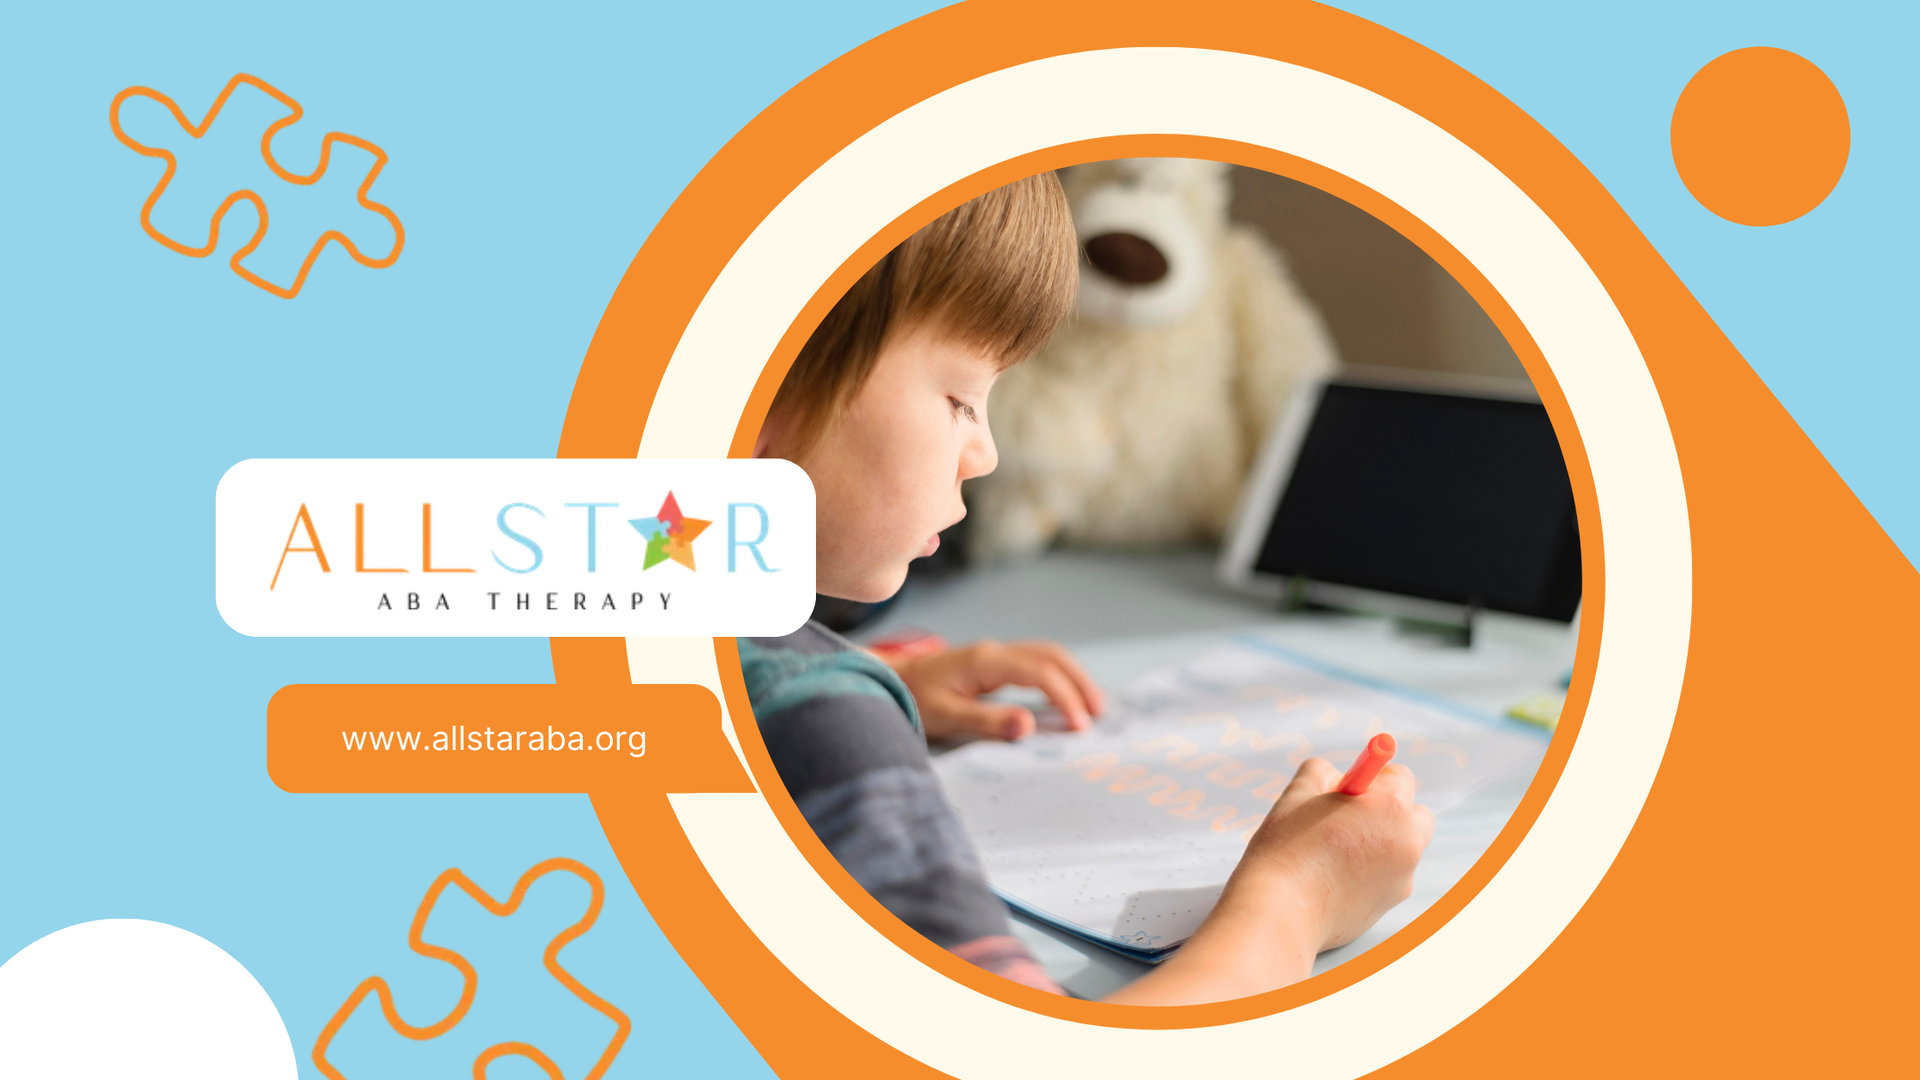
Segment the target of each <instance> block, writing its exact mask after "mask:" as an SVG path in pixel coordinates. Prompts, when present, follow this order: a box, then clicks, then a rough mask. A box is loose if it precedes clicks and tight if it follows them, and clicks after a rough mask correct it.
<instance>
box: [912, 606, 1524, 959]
mask: <svg viewBox="0 0 1920 1080" xmlns="http://www.w3.org/2000/svg"><path fill="white" fill-rule="evenodd" d="M1112 697H1113V699H1114V701H1113V704H1112V705H1111V706H1110V707H1109V710H1108V715H1107V717H1106V718H1104V719H1103V720H1101V721H1100V722H1099V723H1097V724H1096V725H1095V727H1094V729H1093V730H1092V731H1091V732H1083V733H1079V734H1067V733H1054V732H1043V733H1041V734H1037V735H1034V736H1032V737H1030V738H1027V739H1025V740H1022V741H1020V742H1018V743H995V742H977V743H972V744H969V745H967V746H963V747H960V748H958V749H956V750H954V751H952V752H950V753H947V754H944V755H941V756H939V757H937V758H936V759H935V760H934V768H935V770H936V771H937V772H938V774H939V776H940V780H941V783H942V785H943V786H944V787H945V789H946V793H947V797H948V799H949V800H950V801H951V802H952V804H953V806H954V807H955V809H956V810H958V811H959V814H960V819H961V821H962V823H963V824H964V825H965V826H966V829H967V832H968V833H969V835H971V836H972V837H973V840H974V843H975V844H976V845H977V846H978V848H979V851H980V856H981V859H982V861H983V862H984V864H985V867H986V871H987V879H988V881H989V882H990V883H991V884H992V885H993V886H994V888H996V889H998V890H1000V892H1001V893H1002V894H1003V895H1005V896H1007V897H1009V898H1011V899H1012V900H1013V901H1014V902H1015V903H1016V904H1017V905H1018V906H1020V907H1022V908H1025V909H1027V910H1028V911H1030V912H1032V913H1033V914H1035V915H1037V916H1039V917H1041V918H1043V919H1048V920H1051V921H1054V922H1057V923H1059V924H1061V925H1062V926H1065V927H1067V928H1068V929H1071V930H1075V931H1077V932H1080V933H1083V934H1085V935H1087V936H1089V937H1092V938H1094V939H1095V940H1100V941H1105V942H1107V943H1110V944H1114V945H1120V946H1124V947H1128V948H1132V949H1142V950H1153V949H1164V948H1168V947H1170V946H1173V945H1176V944H1178V943H1179V942H1181V941H1183V940H1185V939H1186V938H1187V937H1188V936H1189V935H1191V934H1192V933H1193V931H1194V930H1195V929H1196V928H1197V927H1198V926H1199V925H1200V922H1201V920H1203V919H1204V918H1206V915H1207V913H1208V912H1209V911H1211V910H1212V908H1213V904H1214V901H1215V900H1216V899H1217V898H1218V897H1219V894H1220V888H1221V886H1222V885H1223V884H1225V882H1226V880H1227V876H1228V875H1229V874H1230V873H1231V872H1232V871H1233V867H1234V865H1235V864H1236V863H1237V862H1238V861H1239V858H1240V853H1241V851H1242V850H1243V849H1244V848H1245V847H1246V842H1247V838H1248V837H1249V836H1251V835H1252V831H1253V828H1254V827H1255V826H1256V825H1258V824H1259V822H1260V820H1261V818H1262V817H1263V816H1264V815H1265V814H1266V812H1267V809H1268V808H1269V807H1271V806H1272V805H1273V802H1274V800H1275V799H1277V798H1278V797H1279V795H1280V792H1281V791H1282V790H1283V789H1284V788H1285V787H1286V783H1287V780H1288V779H1289V778H1291V777H1292V775H1293V772H1294V769H1295V768H1297V767H1298V766H1299V764H1300V763H1301V762H1302V761H1305V760H1306V759H1307V758H1309V757H1323V758H1326V759H1327V760H1329V761H1331V762H1332V763H1333V764H1334V765H1336V766H1339V767H1341V768H1343V769H1344V768H1345V767H1346V766H1347V765H1349V764H1351V763H1352V761H1353V759H1354V758H1355V757H1356V756H1357V755H1358V753H1359V751H1360V748H1361V747H1362V746H1364V745H1365V744H1366V741H1367V740H1368V739H1370V738H1372V737H1373V736H1374V735H1375V734H1377V733H1379V732H1382V731H1385V732H1389V733H1391V734H1392V735H1393V736H1394V738H1395V739H1396V740H1397V741H1398V743H1399V751H1398V753H1397V754H1396V756H1395V758H1394V760H1395V761H1398V762H1400V763H1401V764H1404V765H1406V766H1408V767H1409V768H1411V769H1412V770H1413V772H1414V774H1415V775H1416V776H1417V777H1418V778H1419V780H1420V795H1419V801H1421V802H1422V803H1425V804H1426V805H1427V806H1429V807H1431V808H1432V809H1433V810H1434V811H1436V812H1438V811H1441V810H1444V809H1445V808H1446V807H1447V806H1449V805H1451V804H1453V803H1455V802H1457V801H1459V800H1460V799H1462V798H1464V797H1465V796H1466V795H1467V794H1469V793H1470V792H1472V791H1473V790H1474V789H1475V788H1477V787H1479V786H1481V785H1482V784H1485V783H1486V782H1487V781H1488V780H1491V779H1492V778H1494V777H1495V776H1498V775H1499V774H1501V773H1502V772H1505V771H1506V770H1508V769H1511V768H1513V767H1514V766H1516V765H1518V764H1520V763H1522V762H1525V761H1529V760H1532V759H1535V758H1537V757H1538V756H1539V755H1540V754H1541V753H1542V752H1543V751H1544V749H1545V747H1546V740H1545V739H1544V738H1543V737H1541V736H1538V735H1533V734H1531V733H1526V732H1518V731H1513V730H1509V729H1507V728H1506V727H1505V726H1503V725H1502V724H1501V723H1500V722H1498V721H1494V720H1491V719H1488V720H1477V719H1471V718H1468V717H1467V716H1464V715H1461V714H1459V713H1457V712H1451V711H1448V709H1447V708H1446V707H1445V706H1444V705H1443V704H1441V703H1428V702H1426V701H1424V700H1422V699H1420V698H1418V697H1416V696H1412V695H1410V694H1409V693H1402V692H1397V691H1395V690H1394V689H1392V688H1390V687H1384V686H1376V685H1369V684H1367V683H1364V682H1361V681H1358V680H1355V679H1352V678H1348V677H1344V676H1341V675H1338V674H1334V673H1332V672H1330V671H1328V670H1325V669H1322V668H1320V667H1319V666H1318V665H1314V664H1312V663H1311V662H1310V661H1306V660H1305V659H1304V658H1297V659H1296V658H1290V657H1289V656H1287V655H1283V654H1282V653H1280V652H1279V651H1277V650H1276V649H1274V648H1273V647H1270V646H1267V645H1265V644H1263V643H1259V642H1257V641H1251V640H1249V641H1247V642H1245V643H1242V644H1234V645H1228V646H1223V647H1221V648H1219V649H1216V650H1214V651H1212V652H1209V653H1206V654H1204V655H1202V656H1200V657H1198V658H1196V659H1194V660H1192V661H1189V662H1187V663H1185V664H1182V665H1179V666H1177V667H1172V668H1168V669H1165V670H1162V671H1155V672H1151V673H1148V674H1145V675H1143V676H1141V677H1140V678H1139V679H1137V680H1135V681H1134V682H1133V683H1131V684H1129V685H1128V686H1126V687H1124V688H1122V689H1121V690H1120V691H1119V692H1118V693H1116V694H1113V695H1112Z"/></svg>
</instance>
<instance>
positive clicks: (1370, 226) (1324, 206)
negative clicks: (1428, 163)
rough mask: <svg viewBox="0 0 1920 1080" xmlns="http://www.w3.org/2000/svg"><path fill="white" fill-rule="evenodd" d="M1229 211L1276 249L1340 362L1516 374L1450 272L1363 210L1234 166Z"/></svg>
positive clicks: (1499, 340)
mask: <svg viewBox="0 0 1920 1080" xmlns="http://www.w3.org/2000/svg"><path fill="white" fill-rule="evenodd" d="M1232 214H1233V217H1234V218H1235V219H1236V220H1239V221H1244V222H1247V223H1249V224H1251V225H1254V226H1256V227H1257V228H1259V229H1260V230H1262V231H1263V232H1265V233H1266V234H1267V236H1268V237H1269V238H1270V239H1272V240H1273V242H1274V244H1276V245H1277V246H1278V247H1279V248H1280V250H1281V251H1283V252H1285V253H1286V256H1287V261H1288V263H1289V264H1290V265H1291V266H1292V268H1293V275H1294V279H1295V280H1297V281H1298V282H1299V283H1300V287H1301V288H1302V289H1303V290H1305V292H1306V294H1307V296H1308V297H1309V298H1310V299H1312V300H1313V302H1314V303H1315V304H1316V305H1317V306H1318V307H1319V308H1320V312H1321V314H1322V315H1324V316H1325V317H1326V320H1327V326H1328V328H1329V329H1330V330H1332V332H1333V338H1334V341H1335V343H1336V344H1338V345H1339V347H1340V358H1341V359H1342V360H1344V361H1345V362H1347V363H1349V364H1377V365H1382V366H1387V367H1408V368H1427V369H1435V370H1440V371H1457V372H1463V373H1467V374H1473V375H1502V376H1508V377H1511V378H1521V379H1524V378H1526V371H1525V369H1523V368H1522V367H1521V366H1520V361H1519V360H1518V359H1517V358H1516V357H1515V356H1514V355H1513V350H1512V349H1511V348H1509V347H1508V346H1507V342H1506V339H1505V338H1503V337H1501V336H1500V331H1499V330H1497V329H1495V327H1494V325H1493V320H1491V319H1489V318H1487V315H1486V313H1485V312H1484V311H1481V310H1480V305H1478V304H1476V303H1474V301H1473V298H1472V297H1471V296H1469V295H1467V291H1466V290H1465V289H1463V288H1461V287H1460V285H1459V283H1458V282H1456V281H1454V280H1453V277H1452V275H1450V274H1448V273H1447V272H1446V271H1445V270H1443V269H1441V268H1440V264H1439V263H1436V262H1434V261H1433V260H1432V259H1430V258H1428V257H1427V254H1426V253H1425V252H1423V251H1421V250H1420V249H1419V248H1418V247H1416V246H1414V244H1413V242H1412V241H1410V240H1408V239H1406V238H1405V237H1403V236H1401V235H1400V234H1399V233H1397V232H1395V231H1393V230H1392V229H1390V228H1388V227H1387V226H1386V225H1384V224H1382V223H1381V222H1380V220H1379V219H1377V218H1375V217H1373V216H1372V215H1371V214H1368V213H1367V212H1366V211H1364V210H1361V209H1359V208H1358V207H1356V206H1353V205H1352V204H1350V203H1346V202H1342V201H1341V200H1339V199H1337V198H1335V197H1333V196H1332V195H1329V194H1327V193H1326V192H1324V191H1321V190H1320V189H1318V188H1314V187H1308V186H1307V185H1306V184H1302V183H1300V182H1298V181H1295V180H1289V179H1287V178H1286V177H1284V176H1275V175H1274V174H1272V173H1268V172H1261V171H1260V170H1258V169H1248V168H1243V167H1240V166H1235V167H1234V169H1233V208H1232Z"/></svg>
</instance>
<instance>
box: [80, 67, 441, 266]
mask: <svg viewBox="0 0 1920 1080" xmlns="http://www.w3.org/2000/svg"><path fill="white" fill-rule="evenodd" d="M241 83H245V84H247V85H248V86H252V87H254V88H256V89H259V90H262V91H264V92H266V93H267V94H268V95H269V96H270V97H272V98H273V99H274V100H275V101H278V102H279V103H280V104H282V105H285V106H286V107H287V108H289V109H291V110H293V111H292V112H291V113H290V114H289V115H287V116H284V117H282V118H280V119H279V120H276V121H274V122H273V123H272V124H270V125H268V127H267V130H266V132H265V133H264V134H262V135H261V136H260V156H261V158H262V159H264V160H265V161H266V163H267V168H269V169H272V170H273V174H274V175H275V176H278V177H279V178H280V179H282V180H285V181H286V182H288V183H290V184H312V183H316V182H318V181H319V179H320V178H321V177H322V176H325V175H326V173H327V163H328V161H329V159H330V158H331V156H332V153H333V144H334V143H336V142H344V143H347V144H349V145H351V146H357V147H359V148H360V149H362V150H365V151H367V152H368V153H370V154H372V155H373V159H374V161H373V168H372V169H369V170H368V171H367V178H366V179H365V180H362V181H361V182H360V191H359V194H358V198H359V202H360V205H361V206H363V207H365V208H367V209H368V210H371V211H373V212H374V213H376V214H379V215H380V216H381V217H383V218H386V219H387V223H388V224H390V225H392V226H393V250H392V251H391V252H388V253H387V256H386V257H385V258H382V259H369V258H367V257H366V256H365V255H362V254H361V253H360V249H359V248H358V247H355V246H354V243H353V241H352V240H350V239H348V238H347V235H346V234H345V233H343V232H341V231H339V230H338V229H328V230H327V231H326V232H324V233H321V234H320V239H318V240H316V241H314V243H313V247H312V248H311V249H309V250H308V251H307V258H306V261H304V262H302V263H301V264H300V272H299V273H298V274H297V275H295V276H294V279H293V287H292V288H288V289H283V288H281V287H280V286H278V285H275V284H274V283H273V282H271V281H268V280H267V279H266V278H263V277H261V276H259V275H258V274H255V273H254V272H253V271H251V270H248V269H247V268H246V267H244V266H242V265H240V263H241V261H242V260H244V259H245V258H246V257H247V256H248V255H251V254H253V249H254V248H257V247H259V246H260V241H261V240H263V239H265V238H266V235H267V203H266V200H265V199H262V198H261V197H260V196H259V195H258V194H257V193H255V192H253V191H249V190H245V189H243V190H240V191H236V192H234V193H233V194H231V195H228V196H227V197H226V200H225V201H224V202H222V203H221V204H220V208H219V209H218V210H215V211H214V212H213V220H212V221H211V222H210V223H209V225H208V228H207V242H206V244H205V245H204V246H202V247H189V246H188V245H186V244H182V243H180V242H179V241H177V240H174V239H173V238H172V237H170V236H168V235H167V234H165V233H163V232H161V231H160V230H159V229H156V228H154V225H153V220H152V216H153V208H154V206H155V205H156V204H158V203H159V202H160V196H162V195H164V194H166V190H167V185H168V184H170V183H172V182H173V173H174V169H175V168H176V167H177V164H178V163H177V162H176V161H175V160H174V156H173V154H172V152H171V151H167V150H163V149H160V148H158V147H152V146H147V145H145V144H144V143H140V142H137V141H135V140H134V138H133V137H132V136H130V135H128V134H127V133H126V132H125V131H123V130H121V127H120V106H121V104H122V103H123V102H125V101H126V100H127V99H128V98H130V97H135V96H138V97H144V98H149V99H151V100H153V101H157V102H159V103H160V104H162V105H165V106H166V107H167V111H168V112H171V113H172V114H173V119H174V122H175V123H177V124H179V125H180V128H181V130H183V131H185V132H186V133H187V134H189V135H191V136H193V137H194V138H196V139H198V138H199V137H201V136H202V135H205V134H206V133H207V130H208V129H209V128H211V127H212V126H213V121H214V118H215V117H218V116H219V115H220V110H221V109H222V108H223V107H225V106H226V104H227V98H229V97H231V96H232V95H233V91H234V90H235V89H236V88H237V87H239V86H240V84H241ZM304 115H306V110H304V109H302V108H301V107H300V103H299V102H297V101H295V100H293V99H292V98H291V97H288V96H287V95H286V94H283V93H281V92H280V91H279V90H277V89H275V88H274V87H273V86H272V85H270V84H269V83H268V82H267V81H266V80H265V79H260V78H256V77H254V76H252V75H247V74H240V75H235V76H234V77H233V78H232V79H229V80H228V81H227V86H226V89H224V90H222V91H220V96H219V97H216V98H214V99H213V107H212V108H210V109H208V110H207V115H206V116H205V118H203V119H202V120H201V121H200V123H199V124H193V123H190V122H189V121H188V120H187V114H186V113H184V112H182V111H181V110H180V106H178V105H176V104H174V101H173V99H172V98H170V97H168V96H167V95H165V94H163V93H161V92H160V91H158V90H150V89H148V88H147V87H144V86H129V87H127V88H126V89H125V90H122V91H120V92H119V93H118V94H115V95H114V97H113V104H112V105H111V106H109V107H108V110H107V121H108V123H109V124H111V125H112V127H113V137H114V138H116V139H119V140H120V142H121V143H122V144H123V145H125V146H126V147H127V149H129V150H132V151H133V152H134V153H136V154H140V155H142V156H144V157H152V158H159V159H161V160H163V161H165V162H166V163H167V170H166V172H164V173H162V174H161V176H160V183H159V184H158V185H156V186H155V187H154V189H153V193H152V194H150V195H148V196H147V201H146V203H145V205H143V206H141V207H140V227H141V228H142V229H145V230H146V232H147V235H148V236H151V237H153V238H154V239H155V240H157V241H159V242H160V243H161V244H164V245H165V246H167V247H168V248H170V249H172V250H174V251H177V252H179V253H180V254H182V255H189V256H192V257H193V258H196V259H201V258H205V257H206V256H208V255H211V254H213V249H214V248H215V247H216V246H218V245H219V243H220V221H221V219H222V218H225V217H226V216H227V211H228V209H230V208H231V207H232V206H233V204H234V203H236V202H239V201H240V200H241V199H245V200H247V201H248V202H250V203H252V204H253V207H254V209H255V210H258V211H259V212H260V227H259V228H257V229H255V230H254V233H253V239H251V240H249V241H247V243H246V246H245V247H242V248H241V249H240V250H239V251H236V252H234V253H233V258H231V259H229V260H228V261H227V265H228V266H230V267H232V268H233V272H234V273H236V274H239V275H240V276H241V277H242V278H245V279H246V280H247V281H249V282H251V283H253V284H254V285H257V286H259V287H260V288H262V289H265V290H266V291H268V292H270V293H272V294H273V295H275V296H278V297H280V298H282V299H287V300H291V299H292V298H294V297H296V296H298V295H300V289H301V287H302V286H303V285H305V284H306V282H307V271H309V270H312V269H313V262H314V260H315V259H318V258H319V257H320V250H321V249H322V248H324V247H326V246H327V242H328V241H329V240H334V241H338V242H339V244H340V246H341V247H343V248H345V249H346V251H347V254H348V255H350V256H352V257H353V261H354V262H357V263H359V264H360V265H361V266H366V267H371V268H373V269H376V270H378V269H381V268H384V267H388V266H392V265H393V264H394V262H395V261H396V260H398V259H399V258H400V249H401V248H402V247H403V246H405V244H406V240H407V234H406V230H405V229H402V228H401V227H400V218H399V215H397V214H395V213H394V212H393V211H392V210H389V209H387V208H386V207H385V206H382V205H381V204H379V203H377V202H374V201H373V200H372V199H369V198H368V197H367V192H368V191H369V190H370V189H372V187H373V182H374V180H375V179H377V178H378V177H379V176H380V170H381V169H384V168H386V167H387V152H386V151H385V150H382V149H380V148H379V147H378V146H375V145H374V144H373V143H370V142H368V141H367V140H365V139H362V138H359V137H357V136H354V135H347V134H344V133H342V132H338V131H330V132H328V133H327V134H326V135H325V136H324V137H323V138H321V140H320V165H319V167H318V168H316V169H314V170H313V171H312V172H311V173H308V174H307V175H305V176H301V175H299V174H298V173H291V172H288V171H287V170H285V169H283V168H281V167H280V163H279V162H278V161H276V160H275V159H274V156H273V137H274V135H275V134H277V133H278V132H279V131H280V129H281V128H284V127H287V126H288V125H291V124H294V123H296V122H298V121H299V119H300V118H301V117H302V116H304Z"/></svg>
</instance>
